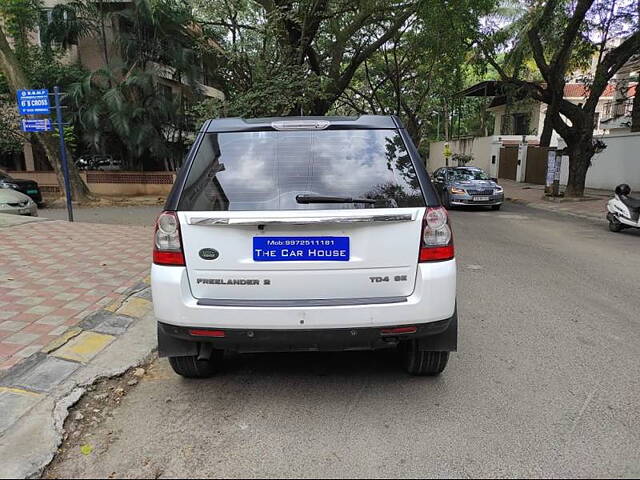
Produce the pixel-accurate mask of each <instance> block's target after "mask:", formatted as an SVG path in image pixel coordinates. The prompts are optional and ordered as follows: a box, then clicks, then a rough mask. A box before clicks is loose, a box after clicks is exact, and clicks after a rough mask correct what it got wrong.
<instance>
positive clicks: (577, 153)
mask: <svg viewBox="0 0 640 480" xmlns="http://www.w3.org/2000/svg"><path fill="white" fill-rule="evenodd" d="M565 142H567V151H568V153H569V178H568V179H567V190H566V191H565V195H566V196H567V197H582V196H583V195H584V186H585V182H586V179H587V170H589V167H590V166H591V158H592V157H593V154H594V153H595V152H594V150H593V133H592V132H589V133H585V134H583V135H581V136H576V137H574V138H572V139H571V141H567V139H566V138H565Z"/></svg>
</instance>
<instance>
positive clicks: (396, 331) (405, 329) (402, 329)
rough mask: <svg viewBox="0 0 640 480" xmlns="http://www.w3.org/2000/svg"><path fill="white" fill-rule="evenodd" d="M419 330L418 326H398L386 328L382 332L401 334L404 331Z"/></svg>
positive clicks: (413, 331)
mask: <svg viewBox="0 0 640 480" xmlns="http://www.w3.org/2000/svg"><path fill="white" fill-rule="evenodd" d="M417 331H418V329H417V328H416V327H398V328H388V329H384V330H382V331H381V332H380V333H382V335H401V334H403V333H416V332H417Z"/></svg>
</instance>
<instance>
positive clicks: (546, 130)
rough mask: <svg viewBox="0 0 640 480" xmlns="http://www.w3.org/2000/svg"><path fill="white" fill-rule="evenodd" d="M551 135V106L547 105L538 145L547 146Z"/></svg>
mask: <svg viewBox="0 0 640 480" xmlns="http://www.w3.org/2000/svg"><path fill="white" fill-rule="evenodd" d="M552 135H553V117H552V113H551V106H548V107H547V113H546V116H545V117H544V126H543V127H542V134H541V135H540V146H541V147H548V146H549V145H550V144H551V137H552Z"/></svg>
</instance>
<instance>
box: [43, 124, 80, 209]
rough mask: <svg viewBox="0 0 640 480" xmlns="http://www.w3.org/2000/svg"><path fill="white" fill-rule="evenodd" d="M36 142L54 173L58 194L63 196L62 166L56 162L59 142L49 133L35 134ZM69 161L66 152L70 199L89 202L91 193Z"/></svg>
mask: <svg viewBox="0 0 640 480" xmlns="http://www.w3.org/2000/svg"><path fill="white" fill-rule="evenodd" d="M36 140H37V141H38V143H39V144H40V145H41V146H42V149H43V150H44V152H45V154H46V156H47V158H48V159H49V162H51V166H52V167H53V170H54V171H55V172H56V178H57V179H58V186H59V187H60V192H61V193H62V194H64V193H65V188H64V186H65V185H64V173H63V172H62V164H61V162H59V161H58V158H59V153H58V152H59V151H60V144H59V140H58V139H56V138H55V137H54V136H52V135H51V134H49V133H40V134H36ZM51 159H55V161H51ZM70 159H71V155H70V154H69V152H67V166H68V167H69V184H70V186H71V198H72V199H73V200H76V201H78V202H88V201H90V200H91V192H90V191H89V188H88V187H87V184H86V183H84V180H82V177H81V176H80V172H78V169H77V168H76V167H75V165H74V164H73V162H72V161H71V160H70Z"/></svg>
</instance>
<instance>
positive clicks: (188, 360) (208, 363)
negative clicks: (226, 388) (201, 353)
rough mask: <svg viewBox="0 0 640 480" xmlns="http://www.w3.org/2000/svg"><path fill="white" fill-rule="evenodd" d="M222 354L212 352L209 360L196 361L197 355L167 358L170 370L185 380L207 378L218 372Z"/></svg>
mask: <svg viewBox="0 0 640 480" xmlns="http://www.w3.org/2000/svg"><path fill="white" fill-rule="evenodd" d="M223 356H224V352H223V351H222V350H214V351H213V352H212V353H211V358H210V359H209V360H198V357H197V355H191V356H188V357H169V363H170V364H171V368H173V371H174V372H176V373H177V374H178V375H181V376H183V377H185V378H209V377H212V376H213V375H215V374H216V373H218V372H219V371H220V368H221V367H222V359H223Z"/></svg>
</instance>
